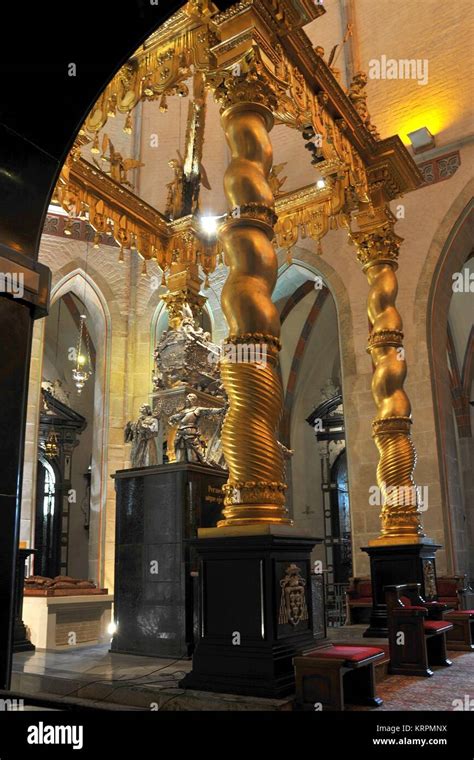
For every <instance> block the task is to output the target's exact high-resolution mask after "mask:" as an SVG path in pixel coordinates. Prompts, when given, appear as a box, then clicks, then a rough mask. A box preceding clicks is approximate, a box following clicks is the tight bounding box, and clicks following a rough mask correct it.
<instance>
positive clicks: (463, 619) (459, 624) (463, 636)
mask: <svg viewBox="0 0 474 760" xmlns="http://www.w3.org/2000/svg"><path fill="white" fill-rule="evenodd" d="M444 620H445V621H446V622H447V623H451V625H452V626H453V627H452V630H450V631H449V632H448V633H447V635H446V639H447V643H448V649H455V650H460V651H463V652H473V651H474V610H454V611H453V612H445V613H444Z"/></svg>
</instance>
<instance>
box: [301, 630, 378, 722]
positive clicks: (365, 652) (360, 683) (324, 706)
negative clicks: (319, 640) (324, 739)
mask: <svg viewBox="0 0 474 760" xmlns="http://www.w3.org/2000/svg"><path fill="white" fill-rule="evenodd" d="M384 655H385V652H384V651H383V649H379V648H378V647H361V646H350V645H345V644H344V645H339V646H338V645H335V646H331V647H328V648H325V649H315V650H313V651H312V652H308V653H306V654H304V655H302V656H299V657H295V658H294V659H293V665H294V666H295V677H296V706H297V709H299V710H306V711H309V710H311V711H312V712H314V711H315V710H344V703H352V704H356V705H372V706H373V707H378V706H379V705H381V704H382V700H381V699H380V698H379V697H377V695H376V693H375V670H374V665H375V663H376V662H378V661H379V660H381V659H382V658H383V657H384Z"/></svg>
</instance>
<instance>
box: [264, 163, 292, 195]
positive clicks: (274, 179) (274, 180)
mask: <svg viewBox="0 0 474 760" xmlns="http://www.w3.org/2000/svg"><path fill="white" fill-rule="evenodd" d="M287 163H288V161H284V162H283V163H281V164H275V166H273V167H272V170H271V172H270V176H269V177H268V184H269V185H270V187H271V189H272V193H273V195H274V196H275V198H277V197H278V196H279V195H280V191H281V189H282V187H283V185H284V184H285V182H286V180H287V179H288V177H280V174H281V173H282V171H283V169H284V168H285V166H286V165H287Z"/></svg>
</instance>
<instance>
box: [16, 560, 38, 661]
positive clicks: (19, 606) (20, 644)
mask: <svg viewBox="0 0 474 760" xmlns="http://www.w3.org/2000/svg"><path fill="white" fill-rule="evenodd" d="M32 554H35V550H34V549H18V555H17V561H16V576H15V619H14V622H13V651H14V652H34V651H35V646H34V644H32V643H31V641H30V640H29V638H28V636H27V632H26V626H25V624H24V622H23V594H24V588H25V570H26V560H27V559H28V557H31V555H32Z"/></svg>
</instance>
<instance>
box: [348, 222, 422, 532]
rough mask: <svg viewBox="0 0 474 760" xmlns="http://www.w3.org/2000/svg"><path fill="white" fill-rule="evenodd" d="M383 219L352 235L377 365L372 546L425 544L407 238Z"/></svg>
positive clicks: (369, 348)
mask: <svg viewBox="0 0 474 760" xmlns="http://www.w3.org/2000/svg"><path fill="white" fill-rule="evenodd" d="M383 216H384V221H381V222H379V224H378V226H377V225H376V224H375V223H374V225H373V229H370V228H369V229H367V228H364V226H363V225H359V226H360V227H361V228H362V230H363V231H362V232H359V233H354V234H353V235H352V239H353V241H354V242H355V243H356V245H357V247H358V256H357V257H358V259H359V261H360V262H361V263H362V265H363V270H364V272H365V274H366V275H367V279H368V283H369V296H368V316H369V322H370V325H371V332H370V335H369V344H368V349H367V350H368V352H369V353H370V355H371V357H372V362H373V365H374V373H373V378H372V394H373V397H374V400H375V404H376V406H377V416H376V418H375V420H374V422H373V426H372V427H373V436H374V439H375V443H376V445H377V448H378V450H379V455H380V459H379V464H378V467H377V483H378V486H379V488H380V491H381V495H382V512H381V521H382V532H381V535H380V537H379V538H377V539H375V541H370V542H369V544H370V545H378V544H381V545H384V544H407V543H419V542H420V541H421V540H422V539H423V538H424V533H423V529H422V526H421V521H420V512H419V509H418V506H417V492H416V487H415V482H414V479H413V471H414V469H415V465H416V451H415V447H414V445H413V442H412V439H411V434H410V428H411V424H412V420H411V405H410V400H409V398H408V396H407V394H406V393H405V391H404V389H403V385H404V382H405V378H406V374H407V365H406V361H405V355H404V350H403V324H402V319H401V316H400V314H399V312H398V310H397V307H396V303H395V302H396V297H397V292H398V283H397V276H396V274H395V273H396V270H397V267H398V263H397V262H398V253H399V248H400V244H401V242H402V239H401V238H400V237H399V236H398V235H396V234H395V232H394V230H393V224H394V221H395V220H394V218H393V217H392V215H391V214H390V212H389V211H387V210H383ZM367 226H368V225H367ZM425 540H426V539H425Z"/></svg>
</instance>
